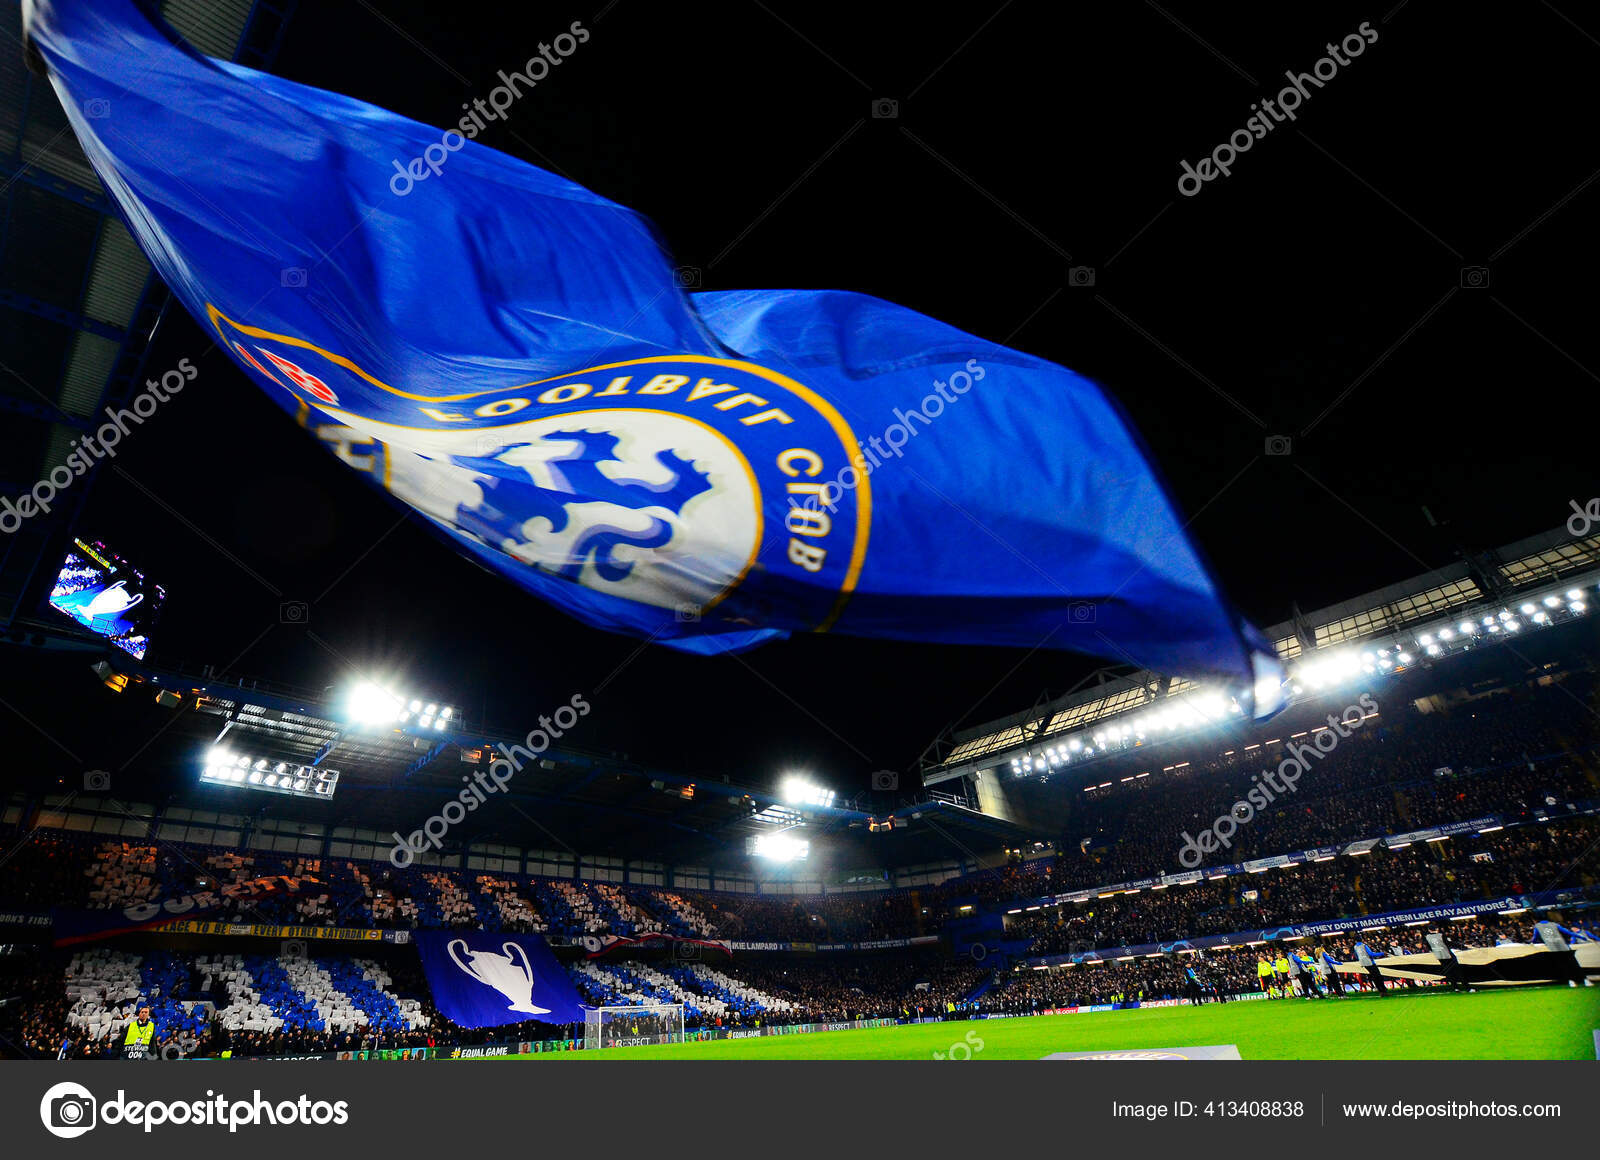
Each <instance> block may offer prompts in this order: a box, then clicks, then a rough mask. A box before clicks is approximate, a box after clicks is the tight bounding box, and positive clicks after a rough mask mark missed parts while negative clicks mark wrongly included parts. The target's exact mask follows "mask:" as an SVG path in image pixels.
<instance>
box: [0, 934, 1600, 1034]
mask: <svg viewBox="0 0 1600 1160" xmlns="http://www.w3.org/2000/svg"><path fill="white" fill-rule="evenodd" d="M1536 917H1537V916H1535V915H1532V914H1522V915H1516V916H1499V915H1490V916H1487V917H1484V918H1475V919H1471V920H1468V921H1465V922H1445V923H1439V924H1433V926H1432V930H1433V932H1434V933H1436V934H1441V935H1442V936H1443V937H1444V938H1445V940H1446V942H1447V944H1448V945H1449V946H1450V947H1451V948H1452V949H1453V950H1456V951H1458V952H1462V953H1461V955H1460V959H1461V962H1462V963H1463V964H1467V965H1466V966H1464V967H1463V968H1462V969H1463V970H1464V971H1465V972H1466V973H1464V974H1462V975H1460V976H1459V977H1457V976H1455V975H1452V974H1450V973H1449V972H1447V971H1446V969H1445V968H1444V967H1442V966H1441V965H1440V964H1439V961H1438V960H1437V959H1435V958H1434V957H1433V956H1432V955H1431V954H1430V953H1429V948H1428V943H1427V941H1426V936H1427V934H1428V933H1429V927H1428V926H1426V925H1422V926H1417V925H1412V926H1400V927H1395V928H1393V929H1387V930H1382V931H1376V932H1363V933H1362V934H1361V935H1359V936H1358V935H1346V936H1330V937H1326V938H1321V939H1316V940H1310V939H1306V940H1301V939H1295V940H1290V941H1286V942H1281V943H1277V944H1275V945H1269V944H1266V943H1256V944H1253V945H1248V946H1239V947H1228V948H1219V949H1216V950H1211V951H1204V952H1178V953H1172V954H1162V955H1151V956H1147V957H1143V958H1137V959H1132V958H1130V959H1127V960H1122V961H1103V960H1094V961H1089V962H1084V963H1078V964H1070V965H1066V966H1062V967H1059V968H1051V969H1045V968H1029V967H1027V966H1023V965H1017V966H1013V967H1009V968H1005V969H993V968H987V967H985V966H983V965H980V964H979V963H976V962H973V961H972V960H970V959H964V958H952V957H949V956H946V955H943V954H937V953H933V954H920V955H914V956H907V955H876V956H865V955H863V956H858V957H853V958H851V959H848V960H845V961H817V960H796V959H794V958H784V959H776V958H770V957H769V958H766V959H759V958H749V959H746V960H740V961H734V962H727V963H719V964H717V965H715V966H712V965H709V964H705V963H698V962H689V963H671V964H662V963H655V964H652V963H647V962H644V961H636V960H630V961H619V962H612V961H607V962H603V963H602V962H596V961H593V960H587V959H578V960H572V961H569V962H568V963H567V964H566V966H565V969H566V971H567V972H568V974H569V975H570V977H571V978H572V981H573V983H574V984H575V986H576V987H577V989H578V992H579V994H580V995H581V996H582V998H583V1000H584V1002H585V1003H586V1004H587V1005H591V1006H608V1007H618V1006H623V1007H625V1006H639V1007H649V1006H655V1005H659V1004H681V1005H682V1007H683V1011H684V1023H685V1026H686V1027H688V1028H689V1029H690V1030H701V1031H713V1030H733V1029H759V1028H774V1027H780V1026H796V1025H807V1024H809V1025H817V1024H841V1023H849V1022H852V1021H869V1020H891V1021H899V1022H917V1021H927V1020H935V1019H964V1018H971V1017H978V1016H987V1015H1031V1014H1046V1013H1052V1012H1057V1011H1060V1010H1063V1009H1084V1008H1114V1007H1119V1006H1123V1007H1131V1006H1138V1005H1142V1004H1148V1003H1151V1002H1156V1001H1166V1002H1170V1001H1188V1002H1191V1003H1204V1002H1226V1001H1228V1000H1230V999H1237V998H1241V997H1252V998H1259V997H1262V996H1263V995H1264V996H1265V997H1267V998H1269V999H1287V998H1294V997H1300V998H1304V999H1311V998H1334V997H1337V996H1339V995H1341V994H1347V993H1357V992H1361V991H1371V990H1374V989H1383V988H1384V987H1405V988H1408V989H1409V988H1415V987H1418V986H1423V987H1427V986H1438V985H1442V984H1447V983H1452V982H1460V983H1472V984H1475V985H1480V986H1484V985H1492V984H1496V983H1505V984H1511V983H1519V982H1552V981H1553V982H1564V981H1568V982H1572V983H1573V984H1574V985H1576V984H1577V983H1578V982H1579V981H1583V980H1584V979H1585V976H1586V975H1587V976H1588V977H1590V978H1600V943H1596V942H1594V941H1592V939H1593V936H1592V935H1591V934H1590V933H1589V932H1587V931H1585V930H1584V929H1583V928H1582V926H1581V924H1575V927H1566V928H1563V929H1564V930H1566V933H1567V934H1568V935H1569V936H1570V937H1572V939H1573V940H1574V942H1573V945H1574V946H1575V947H1576V948H1577V951H1576V953H1575V954H1573V955H1560V954H1556V953H1552V952H1549V951H1548V950H1546V948H1545V947H1544V946H1543V945H1542V944H1541V943H1540V942H1539V941H1538V939H1537V936H1536V934H1535V931H1534V927H1533V920H1534V919H1535V918H1536ZM1562 917H1567V918H1568V921H1569V922H1575V920H1573V919H1571V918H1570V917H1569V916H1562ZM1362 940H1365V941H1362ZM121 941H124V942H125V941H127V940H126V939H124V940H121ZM1358 943H1360V949H1361V950H1365V951H1366V952H1367V953H1368V955H1369V956H1370V957H1371V958H1372V960H1373V961H1375V962H1376V963H1377V964H1378V966H1379V971H1378V972H1377V973H1376V975H1375V973H1374V972H1373V971H1371V970H1369V969H1367V968H1365V967H1364V966H1363V965H1362V963H1361V957H1360V954H1359V952H1358V945H1357V944H1358ZM1473 948H1477V949H1473ZM12 950H13V953H12V954H9V955H6V956H0V996H4V997H5V998H6V1002H5V1004H4V1005H3V1006H0V1055H6V1056H10V1057H28V1058H57V1057H60V1056H63V1055H64V1056H66V1057H68V1058H117V1057H119V1056H120V1055H121V1045H122V1042H123V1039H124V1037H125V1033H126V1029H127V1026H128V1023H129V1021H130V1020H131V1019H132V1018H133V1016H134V1013H135V1009H136V1007H137V1005H139V1004H141V1003H147V1004H149V1005H150V1006H151V1008H152V1017H153V1019H154V1021H155V1024H156V1028H157V1033H156V1039H155V1048H156V1050H157V1051H160V1052H163V1053H164V1054H166V1055H167V1056H168V1057H172V1056H178V1055H181V1056H185V1057H190V1058H195V1057H205V1058H215V1057H222V1056H229V1057H246V1056H258V1055H259V1056H273V1055H292V1054H306V1053H325V1052H341V1051H362V1050H377V1049H398V1048H411V1047H437V1046H440V1045H452V1046H459V1045H468V1044H481V1043H485V1042H507V1041H541V1042H544V1041H561V1042H563V1043H565V1044H568V1045H576V1044H577V1043H579V1042H581V1039H582V1028H581V1027H577V1026H551V1025H546V1024H542V1023H539V1022H525V1023H518V1024H512V1025H507V1026H503V1027H496V1028H489V1029H478V1030H468V1029H463V1028H460V1027H457V1026H455V1025H454V1024H452V1023H451V1022H450V1021H449V1020H448V1019H446V1018H445V1017H444V1016H442V1015H441V1014H440V1013H439V1012H438V1010H437V1009H436V1008H435V1007H434V1005H433V1002H432V1000H431V998H430V996H429V993H428V986H427V982H426V979H425V977H424V976H423V973H422V971H421V967H420V963H419V962H418V960H417V959H416V957H415V955H414V954H412V953H411V952H410V950H409V948H405V947H387V948H382V949H381V950H380V951H375V952H374V954H373V955H372V956H370V957H369V956H362V955H346V954H328V955H322V954H315V955H305V954H300V953H279V954H276V955H267V954H252V953H203V952H174V951H171V950H167V949H145V950H130V949H123V948H120V947H119V948H111V947H94V948H91V949H87V950H80V951H77V952H68V951H64V950H61V951H53V950H52V951H47V950H43V949H37V950H33V951H27V950H26V949H25V948H12ZM1290 960H1294V966H1293V967H1290V966H1288V963H1289V961H1290ZM1574 968H1576V970H1575V971H1574ZM1380 977H1382V979H1383V980H1384V981H1383V982H1382V983H1380Z"/></svg>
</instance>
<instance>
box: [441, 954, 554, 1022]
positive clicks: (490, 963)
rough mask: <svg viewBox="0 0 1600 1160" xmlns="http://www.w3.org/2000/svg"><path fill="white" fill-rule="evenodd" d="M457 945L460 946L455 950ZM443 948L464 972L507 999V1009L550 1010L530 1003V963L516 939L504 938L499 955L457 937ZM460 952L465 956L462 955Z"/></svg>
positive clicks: (533, 1012)
mask: <svg viewBox="0 0 1600 1160" xmlns="http://www.w3.org/2000/svg"><path fill="white" fill-rule="evenodd" d="M457 947H460V948H461V950H460V951H458V950H457V949H456V948H457ZM446 949H447V950H449V952H450V960H451V961H452V962H454V963H455V965H456V966H458V967H460V968H461V970H462V971H463V972H464V973H466V974H468V975H471V976H472V977H473V978H474V979H476V980H478V982H480V983H482V984H483V985H484V986H486V987H493V988H494V989H495V990H496V991H499V992H500V993H501V994H502V995H504V996H505V997H506V998H507V999H510V1000H511V1006H510V1007H509V1008H508V1010H511V1011H518V1012H521V1013H522V1014H524V1015H548V1014H550V1008H548V1007H535V1006H534V1005H533V964H532V963H530V962H529V961H528V952H527V951H525V950H523V949H522V948H521V947H520V946H518V945H517V944H516V943H514V942H507V943H506V944H505V945H504V946H502V947H501V950H503V951H505V952H506V953H505V954H503V955H499V954H495V952H494V951H475V950H472V949H470V948H469V947H468V946H467V940H466V939H460V938H455V939H451V940H450V943H449V946H448V947H447V948H446ZM463 952H464V953H465V955H466V958H465V959H463V958H462V953H463ZM518 956H521V958H522V965H521V966H518V965H517V962H516V959H517V957H518Z"/></svg>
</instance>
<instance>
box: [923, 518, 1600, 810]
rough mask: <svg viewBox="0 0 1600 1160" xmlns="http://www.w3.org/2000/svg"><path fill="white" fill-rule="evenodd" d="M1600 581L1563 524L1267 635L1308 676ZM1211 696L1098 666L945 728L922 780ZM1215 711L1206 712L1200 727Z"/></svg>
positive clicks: (1592, 557) (1156, 677)
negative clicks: (1365, 651)
mask: <svg viewBox="0 0 1600 1160" xmlns="http://www.w3.org/2000/svg"><path fill="white" fill-rule="evenodd" d="M1597 576H1600V536H1588V537H1582V538H1575V537H1573V536H1572V535H1571V534H1570V533H1567V532H1566V531H1565V530H1564V529H1560V528H1557V529H1555V530H1552V531H1549V532H1545V533H1543V534H1541V535H1537V536H1531V537H1529V538H1527V539H1523V540H1518V541H1516V542H1515V543H1512V544H1508V545H1506V546H1505V547H1503V548H1500V549H1499V550H1497V551H1494V552H1489V553H1484V554H1483V555H1481V556H1479V557H1475V558H1473V559H1470V560H1461V561H1458V562H1457V563H1455V564H1452V565H1450V566H1448V567H1444V568H1438V569H1435V570H1433V571H1431V572H1427V573H1425V574H1423V575H1420V576H1415V577H1412V578H1411V579H1409V580H1405V581H1402V582H1400V583H1398V584H1391V585H1389V586H1387V587H1385V588H1380V589H1377V590H1375V591H1373V592H1369V593H1366V594H1365V595H1362V596H1358V597H1355V598H1354V599H1351V600H1346V601H1342V602H1340V603H1338V604H1334V605H1329V606H1328V607H1326V608H1322V609H1318V610H1317V611H1315V612H1311V613H1306V614H1301V615H1299V616H1296V617H1295V618H1294V619H1292V620H1289V621H1285V622H1284V623H1282V624H1278V625H1274V626H1273V627H1272V628H1270V629H1269V630H1267V637H1268V639H1270V640H1272V641H1273V643H1274V644H1275V646H1276V648H1277V651H1278V655H1279V656H1280V657H1281V658H1282V659H1283V660H1284V661H1285V662H1287V663H1288V664H1289V669H1290V673H1291V676H1294V675H1295V674H1298V673H1300V672H1302V671H1307V670H1309V668H1310V667H1311V665H1312V659H1311V658H1312V657H1313V656H1314V655H1320V656H1328V655H1331V654H1332V653H1333V652H1336V651H1337V648H1336V646H1341V645H1358V644H1369V643H1377V642H1380V641H1384V640H1387V639H1388V638H1392V637H1396V636H1397V635H1398V634H1401V633H1405V632H1407V631H1408V630H1414V629H1420V628H1422V627H1423V626H1425V625H1429V624H1431V623H1433V622H1435V621H1438V620H1440V619H1443V618H1454V617H1456V616H1458V615H1460V614H1462V613H1464V612H1465V611H1466V610H1467V609H1469V608H1478V607H1479V606H1483V605H1487V604H1493V605H1495V607H1496V608H1499V607H1500V605H1502V604H1505V603H1507V602H1509V601H1512V600H1513V599H1514V598H1517V599H1518V602H1519V603H1520V598H1521V597H1523V596H1524V595H1525V594H1528V593H1531V592H1534V590H1536V589H1539V588H1541V587H1542V586H1549V585H1552V584H1558V583H1559V584H1561V585H1565V584H1567V583H1569V582H1578V581H1582V582H1584V583H1587V582H1589V581H1591V580H1594V579H1595V578H1596V577H1597ZM1322 650H1329V652H1327V653H1324V652H1322ZM1295 662H1299V663H1298V664H1297V663H1295ZM1205 696H1210V697H1211V698H1212V699H1213V700H1216V701H1218V702H1219V704H1220V708H1218V709H1217V712H1218V713H1221V712H1226V711H1228V705H1227V702H1226V700H1225V699H1223V698H1222V697H1221V694H1220V693H1217V692H1211V693H1209V694H1206V693H1205V692H1204V691H1203V683H1202V682H1196V681H1192V680H1186V679H1182V678H1169V677H1165V676H1162V675H1161V674H1158V673H1154V672H1151V671H1149V670H1133V669H1131V668H1128V667H1121V668H1106V669H1100V670H1098V671H1097V672H1095V673H1094V674H1092V675H1091V676H1090V677H1088V678H1086V679H1085V680H1084V681H1082V682H1080V683H1079V684H1078V685H1077V686H1076V687H1075V688H1073V689H1072V690H1071V691H1069V692H1068V693H1066V694H1065V695H1064V696H1059V697H1054V698H1051V697H1049V696H1047V695H1046V696H1041V697H1040V699H1039V700H1038V702H1036V703H1035V704H1034V705H1033V707H1032V708H1029V709H1026V710H1024V711H1022V712H1020V713H1014V714H1012V715H1011V716H1009V717H1004V718H1001V719H999V720H996V721H990V722H988V723H986V724H983V725H978V726H975V727H972V728H968V729H961V730H955V729H951V730H947V731H946V732H945V733H944V734H943V735H941V736H940V737H939V738H938V739H937V740H936V741H935V742H934V743H933V745H932V746H930V747H929V749H928V750H927V752H926V753H925V754H924V755H923V758H922V769H921V772H922V777H923V782H924V784H927V785H935V784H938V783H940V782H944V781H949V780H952V779H955V778H959V777H964V776H966V775H968V774H971V773H974V772H976V771H979V770H983V769H990V768H995V767H997V766H999V765H1000V764H1001V763H1002V761H1004V760H1009V759H1011V758H1012V757H1014V756H1016V755H1017V754H1019V753H1020V754H1026V753H1027V752H1028V751H1030V750H1031V749H1033V748H1036V747H1037V746H1039V745H1041V744H1042V743H1044V742H1045V741H1047V740H1065V739H1066V738H1068V737H1069V736H1072V735H1074V734H1077V733H1078V732H1079V731H1081V730H1086V729H1088V728H1090V727H1092V726H1094V725H1097V724H1100V723H1104V722H1107V721H1110V720H1112V719H1114V718H1121V717H1123V716H1124V715H1126V714H1129V713H1131V712H1133V711H1135V710H1142V711H1150V710H1152V709H1153V710H1155V711H1157V712H1160V711H1161V710H1163V709H1164V708H1167V707H1173V708H1174V709H1176V708H1177V707H1179V706H1182V707H1183V709H1184V711H1185V712H1189V713H1190V715H1195V713H1194V712H1193V711H1195V710H1197V709H1198V707H1199V704H1200V702H1201V700H1202V699H1203V698H1204V697H1205ZM1191 697H1193V698H1194V699H1193V700H1191V699H1190V698H1191ZM1208 715H1211V714H1209V713H1202V714H1200V715H1199V717H1197V720H1196V723H1198V721H1199V719H1200V717H1204V716H1208Z"/></svg>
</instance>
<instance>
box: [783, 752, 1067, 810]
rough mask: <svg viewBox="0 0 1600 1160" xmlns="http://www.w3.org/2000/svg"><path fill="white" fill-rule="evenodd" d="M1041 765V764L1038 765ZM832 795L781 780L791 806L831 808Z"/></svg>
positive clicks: (806, 784)
mask: <svg viewBox="0 0 1600 1160" xmlns="http://www.w3.org/2000/svg"><path fill="white" fill-rule="evenodd" d="M1040 764H1041V765H1042V764H1043V763H1042V762H1041V763H1040ZM833 798H834V793H833V791H832V790H831V789H823V788H822V787H821V786H820V785H814V784H812V783H811V782H809V781H807V780H806V779H805V778H803V777H786V778H784V779H783V800H784V801H785V802H787V803H788V804H789V805H792V806H831V805H833Z"/></svg>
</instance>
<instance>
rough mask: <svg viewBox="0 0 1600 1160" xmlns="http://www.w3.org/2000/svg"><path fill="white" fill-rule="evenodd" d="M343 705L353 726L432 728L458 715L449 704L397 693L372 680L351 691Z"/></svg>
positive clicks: (445, 725) (444, 725) (445, 724)
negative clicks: (426, 700) (413, 726)
mask: <svg viewBox="0 0 1600 1160" xmlns="http://www.w3.org/2000/svg"><path fill="white" fill-rule="evenodd" d="M345 708H346V712H347V714H348V716H349V720H350V721H351V722H352V723H353V724H356V725H415V726H416V728H418V729H432V730H435V731H439V730H443V729H445V728H447V727H448V723H449V722H450V721H451V720H453V719H455V718H456V717H457V716H458V714H457V711H456V710H455V709H454V708H452V707H451V706H449V705H440V704H439V703H438V702H437V701H435V702H425V701H423V700H422V698H420V697H410V696H408V695H405V694H401V693H396V692H393V691H392V690H390V689H386V688H384V687H383V686H382V685H380V684H378V683H376V682H375V681H363V682H361V683H360V684H359V685H357V686H356V687H355V688H353V689H352V690H350V695H349V698H348V700H347V701H346V705H345Z"/></svg>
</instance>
